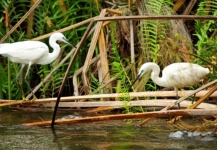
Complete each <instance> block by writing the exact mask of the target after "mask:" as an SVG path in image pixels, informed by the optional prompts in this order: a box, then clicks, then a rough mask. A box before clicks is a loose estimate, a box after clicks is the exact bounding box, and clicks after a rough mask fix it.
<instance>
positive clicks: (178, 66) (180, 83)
mask: <svg viewBox="0 0 217 150" xmlns="http://www.w3.org/2000/svg"><path fill="white" fill-rule="evenodd" d="M146 72H151V79H152V80H153V81H154V82H155V83H156V84H157V85H159V86H162V87H173V88H174V89H175V91H176V96H177V98H178V88H181V87H185V86H191V85H194V84H196V83H198V82H199V81H200V80H201V79H202V78H204V77H205V76H206V75H207V74H208V73H209V69H208V68H204V67H201V66H199V65H197V64H192V63H174V64H171V65H169V66H167V67H165V68H164V69H163V71H162V77H159V74H160V67H159V66H158V65H157V64H155V63H152V62H147V63H145V64H143V65H142V67H141V68H140V70H139V73H138V75H137V77H136V79H135V80H134V81H133V84H134V83H135V82H136V80H137V79H138V78H140V77H141V76H142V75H143V74H144V73H146ZM133 84H132V85H133Z"/></svg>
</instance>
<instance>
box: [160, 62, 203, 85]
mask: <svg viewBox="0 0 217 150" xmlns="http://www.w3.org/2000/svg"><path fill="white" fill-rule="evenodd" d="M197 67H198V65H196V64H190V63H175V64H172V65H169V66H167V67H166V68H165V69H164V70H163V72H162V75H163V76H165V77H167V80H168V82H172V83H173V84H174V87H184V86H188V85H193V84H194V83H196V82H198V80H199V79H198V78H197V72H196V71H197V69H196V68H197Z"/></svg>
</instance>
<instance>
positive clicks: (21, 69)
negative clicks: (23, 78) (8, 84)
mask: <svg viewBox="0 0 217 150" xmlns="http://www.w3.org/2000/svg"><path fill="white" fill-rule="evenodd" d="M24 67H25V64H22V66H21V68H20V71H19V73H18V75H17V76H16V80H18V78H19V76H20V75H21V73H22V72H23V68H24Z"/></svg>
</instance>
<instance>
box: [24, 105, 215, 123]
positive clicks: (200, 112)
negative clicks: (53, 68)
mask: <svg viewBox="0 0 217 150" xmlns="http://www.w3.org/2000/svg"><path fill="white" fill-rule="evenodd" d="M177 115H182V116H195V115H199V116H207V115H217V111H216V110H201V109H198V110H197V109H196V110H187V109H186V110H167V111H157V112H147V113H134V114H121V115H106V116H97V117H86V118H75V119H65V120H55V124H56V125H57V124H72V123H89V122H96V121H109V120H123V119H137V118H144V117H168V116H177ZM50 124H51V120H49V121H43V122H33V123H24V124H22V125H24V126H50Z"/></svg>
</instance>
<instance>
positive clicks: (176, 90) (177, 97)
mask: <svg viewBox="0 0 217 150" xmlns="http://www.w3.org/2000/svg"><path fill="white" fill-rule="evenodd" d="M174 89H175V92H176V99H177V100H178V99H179V95H178V88H176V87H174ZM177 105H178V109H180V104H179V103H178V104H177ZM173 123H174V124H175V123H176V117H175V118H174V122H173Z"/></svg>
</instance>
